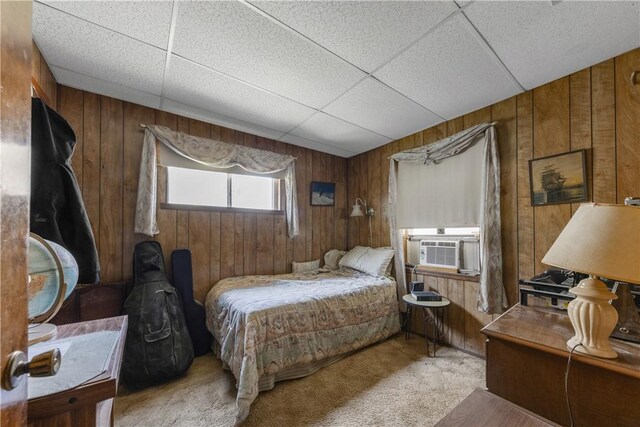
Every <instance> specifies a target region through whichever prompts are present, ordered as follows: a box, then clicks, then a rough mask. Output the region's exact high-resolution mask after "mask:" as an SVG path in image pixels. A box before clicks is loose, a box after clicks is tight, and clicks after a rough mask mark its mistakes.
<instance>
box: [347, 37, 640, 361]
mask: <svg viewBox="0 0 640 427" xmlns="http://www.w3.org/2000/svg"><path fill="white" fill-rule="evenodd" d="M634 70H639V71H640V49H636V50H633V51H631V52H628V53H626V54H624V55H621V56H618V57H616V58H613V59H610V60H608V61H605V62H602V63H600V64H597V65H594V66H592V67H590V68H587V69H585V70H582V71H579V72H577V73H574V74H571V75H569V76H566V77H564V78H561V79H558V80H555V81H553V82H551V83H548V84H546V85H544V86H540V87H538V88H536V89H533V90H531V91H528V92H526V93H523V94H521V95H518V96H515V97H513V98H509V99H507V100H504V101H502V102H499V103H497V104H494V105H491V106H488V107H486V108H482V109H480V110H478V111H475V112H473V113H469V114H466V115H464V116H462V117H458V118H455V119H453V120H449V121H447V122H445V123H442V124H440V125H438V126H435V127H432V128H429V129H425V130H423V131H421V132H417V133H415V134H413V135H410V136H408V137H406V138H403V139H401V140H398V141H394V142H392V143H390V144H387V145H385V146H383V147H380V148H378V149H375V150H372V151H369V152H367V153H364V154H361V155H358V156H355V157H352V158H350V159H349V166H348V167H349V175H348V192H349V203H352V201H353V200H354V199H355V197H361V198H365V199H366V200H367V201H369V202H370V203H371V205H372V206H373V207H374V208H375V209H376V210H377V212H376V216H374V217H373V245H374V246H381V245H388V244H389V232H388V212H387V207H386V200H387V192H388V190H387V186H388V179H389V178H388V176H389V161H388V157H389V156H390V155H391V154H393V153H396V152H399V151H402V150H406V149H408V148H413V147H418V146H421V145H424V144H428V143H431V142H434V141H437V140H439V139H441V138H444V137H446V136H449V135H452V134H454V133H456V132H459V131H461V130H464V129H466V128H468V127H470V126H472V125H475V124H477V123H481V122H485V121H497V122H498V124H497V132H498V145H499V150H500V162H501V164H500V166H501V174H500V179H501V188H500V194H501V213H502V245H503V257H504V264H503V274H504V284H505V287H506V290H507V295H508V299H509V302H510V303H511V304H514V303H516V302H517V299H518V295H517V281H518V278H530V277H531V276H533V275H534V274H537V273H540V272H542V271H544V270H545V268H546V267H545V266H544V265H543V264H542V263H541V259H542V257H543V256H544V255H545V253H546V252H547V250H548V249H549V247H550V246H551V244H552V243H553V242H554V241H555V239H556V238H557V236H558V234H559V233H560V231H561V230H562V229H563V228H564V226H565V225H566V223H567V222H568V221H569V219H570V218H571V215H572V214H573V212H575V210H576V209H577V207H578V205H577V204H565V205H552V206H540V207H535V208H533V207H532V206H531V203H530V195H529V160H530V159H534V158H539V157H544V156H549V155H552V154H558V153H563V152H567V151H571V150H578V149H583V148H584V149H586V150H587V157H588V165H587V169H588V183H589V192H590V200H592V201H595V202H605V203H622V202H623V201H624V198H625V197H626V196H638V195H640V167H639V165H640V85H638V86H633V85H631V82H630V75H631V73H632V71H634ZM366 227H367V224H366V218H365V219H361V218H354V219H351V220H350V221H349V233H348V237H349V246H350V247H351V246H353V245H356V244H366V243H367V240H368V229H367V228H366ZM426 281H427V282H428V283H430V284H431V287H432V288H434V289H437V290H439V291H440V292H442V293H443V294H445V295H448V297H449V298H450V299H451V300H452V303H453V304H452V306H451V307H450V309H449V310H448V316H449V318H448V327H449V332H448V333H447V337H448V339H449V342H451V343H452V344H454V345H456V346H458V347H461V348H465V349H468V350H470V351H473V352H476V353H479V352H482V351H483V346H482V342H483V339H482V337H481V335H480V334H479V329H480V327H481V326H482V325H484V324H486V323H487V322H488V321H490V320H491V318H492V317H491V316H486V315H484V314H482V313H478V312H477V311H476V310H475V309H474V307H475V301H476V291H477V286H478V285H477V284H476V283H472V282H462V281H455V280H449V279H437V281H436V282H433V278H430V279H427V280H426ZM416 330H417V331H420V330H421V329H420V328H416Z"/></svg>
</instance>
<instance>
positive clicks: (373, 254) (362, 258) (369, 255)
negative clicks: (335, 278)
mask: <svg viewBox="0 0 640 427" xmlns="http://www.w3.org/2000/svg"><path fill="white" fill-rule="evenodd" d="M392 258H393V249H390V248H377V249H374V248H366V247H363V246H356V247H355V248H353V249H351V250H350V251H349V252H348V253H347V254H346V255H345V256H343V257H342V259H341V260H340V263H339V264H340V267H349V268H353V269H354V270H358V271H362V272H363V273H367V274H370V275H372V276H384V275H386V274H387V268H388V267H389V264H390V262H391V259H392Z"/></svg>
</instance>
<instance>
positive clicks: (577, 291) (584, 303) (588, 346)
mask: <svg viewBox="0 0 640 427" xmlns="http://www.w3.org/2000/svg"><path fill="white" fill-rule="evenodd" d="M569 292H571V293H572V294H574V295H576V299H574V300H573V301H571V302H570V303H569V307H568V308H567V311H568V312H569V319H571V324H572V325H573V329H574V330H575V332H576V334H575V336H574V337H573V338H571V339H570V340H569V341H567V346H568V347H569V348H574V347H575V346H576V345H578V344H582V346H580V347H577V348H576V350H575V351H576V352H579V353H583V354H588V355H590V356H596V357H602V358H606V359H615V358H616V357H618V353H616V352H615V350H613V348H611V344H610V343H609V335H611V332H612V331H613V329H614V328H615V326H616V322H617V321H618V312H617V311H616V309H615V308H613V306H612V305H611V304H609V301H610V300H613V299H616V298H618V297H617V296H616V294H614V293H613V292H611V291H610V290H609V289H608V288H607V286H606V285H605V284H604V283H603V282H602V281H601V280H599V279H597V278H595V277H593V276H592V277H589V278H587V279H584V280H582V281H581V282H580V283H579V284H578V286H576V287H574V288H571V289H570V290H569Z"/></svg>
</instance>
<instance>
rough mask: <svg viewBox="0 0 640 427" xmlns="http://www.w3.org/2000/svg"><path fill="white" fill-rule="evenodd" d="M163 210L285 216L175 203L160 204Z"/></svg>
mask: <svg viewBox="0 0 640 427" xmlns="http://www.w3.org/2000/svg"><path fill="white" fill-rule="evenodd" d="M160 208H162V209H173V210H176V211H206V212H228V213H243V214H258V215H260V214H262V215H284V210H269V209H248V208H227V207H223V206H200V205H176V204H173V203H160Z"/></svg>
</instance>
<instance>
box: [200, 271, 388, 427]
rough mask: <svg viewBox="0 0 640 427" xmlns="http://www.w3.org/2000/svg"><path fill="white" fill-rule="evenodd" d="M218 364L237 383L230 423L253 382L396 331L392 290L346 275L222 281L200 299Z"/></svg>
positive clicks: (383, 282) (250, 397) (244, 408)
mask: <svg viewBox="0 0 640 427" xmlns="http://www.w3.org/2000/svg"><path fill="white" fill-rule="evenodd" d="M205 305H206V310H207V328H208V329H209V331H211V333H212V334H213V336H214V338H215V340H216V345H217V348H216V351H217V354H218V357H219V358H220V359H221V360H222V361H223V363H224V365H225V367H227V368H228V369H230V370H231V371H232V372H233V374H234V375H235V377H236V380H237V388H238V396H237V399H236V405H237V410H238V413H237V416H236V422H237V423H240V422H242V421H243V420H244V419H245V418H246V417H247V415H248V414H249V408H250V406H251V403H252V402H253V401H254V400H255V398H256V397H257V396H258V392H259V386H258V383H259V381H260V378H261V377H263V376H265V375H273V374H276V373H277V372H279V371H282V370H284V369H287V368H290V367H292V366H297V365H303V364H310V363H314V362H318V361H321V360H323V359H327V358H330V357H335V356H338V355H341V354H345V353H348V352H351V351H354V350H357V349H359V348H362V347H365V346H367V345H370V344H372V343H375V342H378V341H381V340H384V339H385V338H387V337H389V336H391V335H393V334H395V333H396V332H398V331H399V329H400V322H399V316H398V301H397V297H396V283H395V281H394V280H393V279H391V278H388V277H372V276H369V275H367V274H364V273H360V272H357V271H354V270H350V269H344V268H343V269H339V270H334V271H326V270H323V269H317V270H312V271H309V272H305V273H293V274H283V275H275V276H242V277H232V278H228V279H224V280H221V281H220V282H218V283H217V284H216V285H215V286H214V287H213V288H212V289H211V291H209V293H208V295H207V299H206V304H205Z"/></svg>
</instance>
